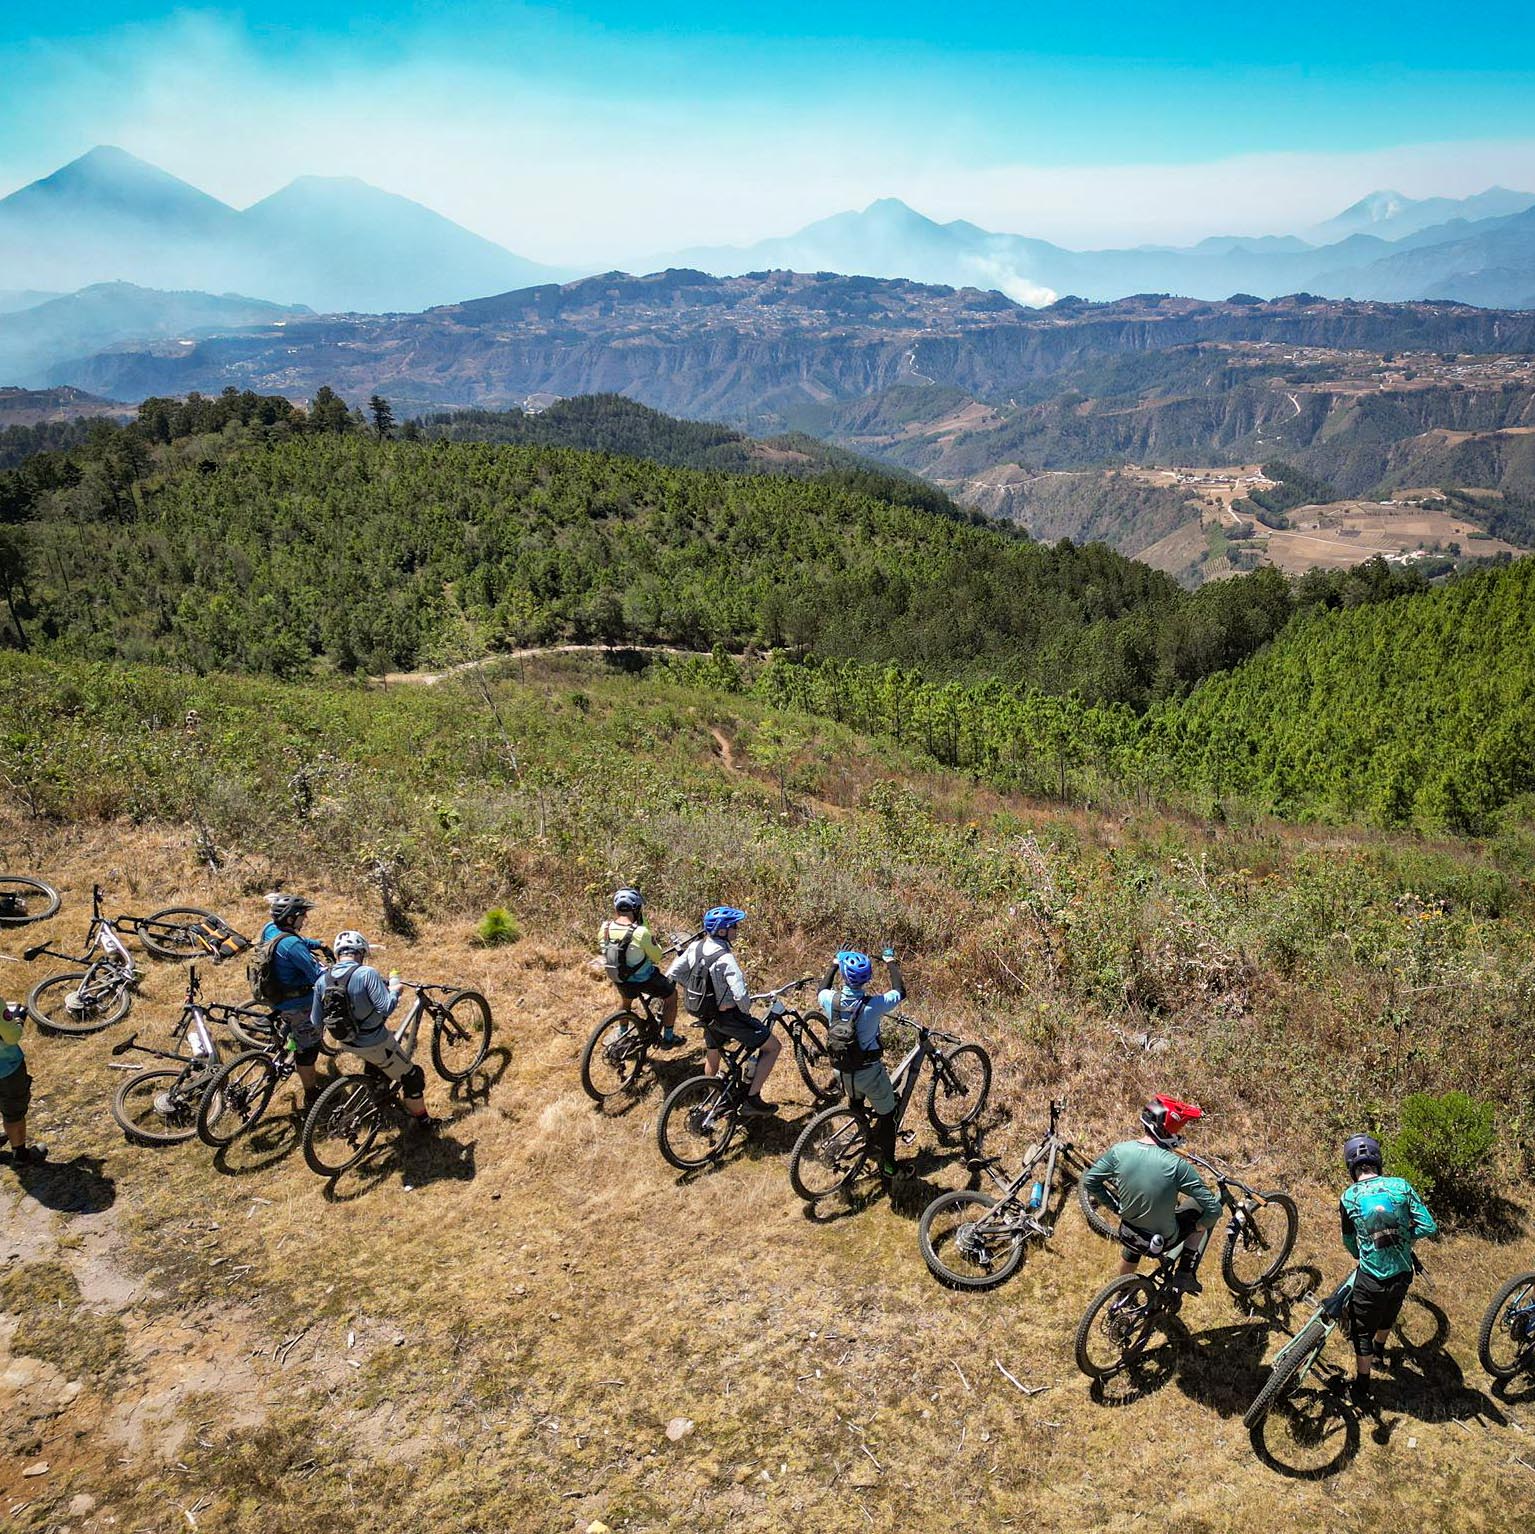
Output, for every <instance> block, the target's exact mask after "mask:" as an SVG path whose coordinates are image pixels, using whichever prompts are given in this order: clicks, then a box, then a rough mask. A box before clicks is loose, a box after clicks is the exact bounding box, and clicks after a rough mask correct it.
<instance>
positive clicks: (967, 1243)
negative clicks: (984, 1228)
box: [954, 1220, 991, 1268]
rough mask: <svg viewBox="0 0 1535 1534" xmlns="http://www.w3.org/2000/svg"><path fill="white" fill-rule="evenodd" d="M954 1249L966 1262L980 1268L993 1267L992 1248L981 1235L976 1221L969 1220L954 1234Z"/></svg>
mask: <svg viewBox="0 0 1535 1534" xmlns="http://www.w3.org/2000/svg"><path fill="white" fill-rule="evenodd" d="M954 1249H955V1250H956V1251H957V1252H958V1253H959V1255H960V1256H961V1257H963V1258H964V1259H965V1261H966V1262H973V1263H974V1264H975V1265H976V1267H978V1268H989V1267H990V1266H991V1248H990V1247H989V1246H988V1245H987V1244H986V1241H985V1238H984V1237H983V1236H982V1235H981V1234H980V1229H979V1222H978V1221H976V1220H967V1221H966V1222H965V1223H964V1224H963V1225H961V1226H960V1227H959V1229H958V1230H956V1231H955V1232H954Z"/></svg>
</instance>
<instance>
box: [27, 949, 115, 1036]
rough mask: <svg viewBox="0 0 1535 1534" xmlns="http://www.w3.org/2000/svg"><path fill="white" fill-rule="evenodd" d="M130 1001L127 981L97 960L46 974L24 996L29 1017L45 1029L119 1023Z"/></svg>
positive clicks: (85, 1029)
mask: <svg viewBox="0 0 1535 1534" xmlns="http://www.w3.org/2000/svg"><path fill="white" fill-rule="evenodd" d="M132 1005H133V993H132V992H131V991H130V990H129V988H128V983H127V981H125V980H124V979H122V977H121V976H120V975H119V974H118V973H117V972H116V971H115V970H109V969H107V968H106V966H104V965H100V964H93V965H92V966H91V967H90V968H89V969H82V970H66V971H65V972H64V973H63V974H62V975H50V976H49V977H48V978H47V979H46V980H39V981H38V983H37V984H36V985H34V986H33V987H32V994H31V995H30V996H28V997H27V1011H28V1013H29V1014H30V1015H31V1018H32V1021H33V1022H34V1023H36V1024H37V1026H38V1027H39V1028H42V1029H45V1030H47V1031H48V1032H49V1033H97V1032H99V1031H100V1030H101V1029H103V1028H110V1027H111V1026H112V1024H113V1023H120V1022H121V1021H122V1020H123V1019H124V1018H125V1017H127V1015H128V1008H129V1007H131V1006H132Z"/></svg>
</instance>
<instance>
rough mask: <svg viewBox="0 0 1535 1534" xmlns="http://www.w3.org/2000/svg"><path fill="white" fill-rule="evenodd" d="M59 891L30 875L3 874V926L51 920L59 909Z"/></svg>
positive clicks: (0, 895) (0, 916)
mask: <svg viewBox="0 0 1535 1534" xmlns="http://www.w3.org/2000/svg"><path fill="white" fill-rule="evenodd" d="M59 903H60V902H59V892H58V891H57V890H56V889H54V887H53V886H52V885H51V884H44V883H43V881H42V880H41V879H34V878H31V877H30V876H29V875H27V874H0V927H25V926H27V925H28V923H30V922H34V921H47V919H48V918H49V917H50V916H52V915H53V913H54V912H55V911H57V910H58V908H59Z"/></svg>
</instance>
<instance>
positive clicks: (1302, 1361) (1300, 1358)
mask: <svg viewBox="0 0 1535 1534" xmlns="http://www.w3.org/2000/svg"><path fill="white" fill-rule="evenodd" d="M1326 1346H1327V1323H1326V1322H1325V1321H1324V1320H1323V1319H1322V1317H1321V1316H1313V1317H1312V1318H1311V1319H1310V1320H1309V1321H1308V1322H1307V1323H1306V1324H1305V1325H1304V1326H1303V1327H1302V1328H1301V1329H1300V1331H1299V1332H1298V1333H1297V1334H1296V1337H1295V1340H1294V1341H1293V1342H1292V1343H1291V1344H1290V1345H1289V1346H1288V1347H1287V1348H1286V1349H1285V1350H1284V1352H1282V1353H1281V1354H1280V1355H1279V1357H1278V1358H1276V1359H1275V1360H1274V1367H1273V1368H1272V1369H1270V1370H1269V1377H1268V1378H1267V1379H1266V1380H1264V1382H1263V1388H1262V1389H1261V1390H1260V1391H1259V1392H1258V1394H1257V1395H1256V1396H1254V1397H1253V1404H1252V1405H1251V1406H1249V1407H1248V1408H1247V1410H1246V1412H1245V1413H1244V1414H1243V1416H1242V1426H1243V1427H1245V1428H1246V1429H1247V1431H1248V1432H1249V1433H1250V1432H1252V1431H1253V1429H1254V1428H1256V1427H1257V1426H1258V1425H1259V1424H1260V1423H1261V1422H1262V1421H1263V1419H1264V1418H1265V1417H1266V1416H1268V1414H1269V1413H1270V1412H1271V1411H1272V1410H1273V1409H1274V1408H1275V1407H1276V1406H1277V1405H1278V1404H1279V1403H1280V1402H1281V1401H1282V1400H1284V1398H1285V1397H1286V1396H1288V1395H1289V1393H1290V1392H1291V1391H1292V1390H1294V1389H1295V1387H1296V1386H1297V1385H1298V1384H1300V1382H1301V1380H1302V1379H1303V1378H1304V1377H1305V1376H1306V1374H1307V1373H1308V1372H1309V1371H1310V1369H1311V1366H1312V1364H1314V1363H1315V1362H1316V1361H1317V1359H1318V1358H1320V1357H1321V1355H1322V1349H1323V1348H1324V1347H1326Z"/></svg>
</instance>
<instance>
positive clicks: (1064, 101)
mask: <svg viewBox="0 0 1535 1534" xmlns="http://www.w3.org/2000/svg"><path fill="white" fill-rule="evenodd" d="M273 9H274V8H273V7H271V6H270V5H266V6H263V7H259V8H258V7H254V6H252V7H244V6H223V7H219V8H218V9H216V10H206V9H198V8H197V7H195V6H190V7H178V8H164V9H160V8H157V7H156V6H155V5H154V4H153V3H152V0H149V3H143V0H141V3H139V4H126V3H122V0H75V3H73V4H70V5H68V6H64V5H55V6H52V7H48V8H39V7H38V6H36V5H35V4H34V3H32V0H0V79H3V80H5V81H6V82H7V89H5V90H3V91H0V192H4V191H7V190H10V189H11V188H13V187H14V186H17V185H20V184H22V183H24V182H26V181H28V180H31V179H33V178H34V177H36V176H38V175H42V174H46V173H47V172H48V171H49V170H51V169H53V168H55V167H56V166H57V165H59V164H61V163H62V162H64V161H65V160H68V159H70V158H73V156H74V155H76V154H79V153H81V152H82V151H83V150H85V149H87V148H89V147H90V146H91V145H92V144H94V143H99V142H109V143H117V144H121V145H122V146H123V147H124V148H127V149H130V150H132V151H134V152H135V153H138V154H141V155H143V156H144V157H145V158H147V159H151V160H153V161H155V162H156V163H157V164H160V165H163V166H164V167H165V168H166V169H168V170H171V171H173V172H175V173H176V174H178V175H182V176H184V177H186V178H187V179H188V180H191V181H193V182H195V183H196V184H198V185H199V186H203V187H205V188H206V189H207V190H209V191H211V192H213V193H215V194H216V195H218V196H222V197H224V198H226V199H227V200H229V201H231V202H234V203H236V204H243V203H246V202H249V201H252V200H254V199H256V198H258V197H260V196H264V195H265V194H266V193H268V192H270V191H272V190H275V189H276V187H278V186H280V185H281V184H283V183H284V182H286V181H287V180H289V179H291V177H293V176H295V175H298V174H303V173H306V172H307V173H315V174H349V175H360V176H362V177H364V178H365V179H367V180H370V181H372V182H374V183H375V184H378V185H382V186H385V187H388V188H389V189H391V190H395V191H399V192H402V193H404V194H405V195H407V196H412V197H416V198H418V199H419V200H421V201H424V202H427V203H429V204H430V205H431V206H433V207H436V208H438V209H439V210H440V211H442V212H444V213H447V214H448V215H449V216H451V217H454V218H457V219H459V220H460V221H461V222H463V223H466V224H468V225H469V226H470V227H472V228H475V229H478V230H479V231H480V232H482V233H485V234H488V235H490V236H491V237H493V238H497V239H500V240H502V241H503V242H504V243H507V244H509V245H510V246H511V247H512V248H514V249H517V250H519V251H521V252H523V253H525V254H528V255H533V256H538V257H543V258H546V259H555V260H559V259H578V258H584V257H587V256H591V255H597V254H602V255H610V254H611V255H613V256H614V257H615V258H616V257H621V256H628V255H638V254H642V253H645V252H650V251H661V250H666V249H669V248H676V247H679V246H684V245H688V244H694V243H700V242H709V243H721V242H727V241H740V240H749V239H753V238H757V237H760V236H762V235H766V234H774V233H783V232H787V231H788V230H790V229H792V228H794V227H796V226H797V225H799V224H801V223H804V222H806V221H808V220H809V219H811V218H815V217H819V216H823V215H825V214H827V213H832V212H836V211H839V210H840V209H842V208H846V207H852V206H862V205H864V204H865V203H867V202H869V201H871V200H872V199H873V198H875V197H879V196H885V195H892V196H899V197H903V198H905V200H907V201H908V202H910V203H912V204H913V205H914V206H916V207H919V208H920V209H922V211H924V212H929V213H931V214H933V215H934V216H936V217H943V218H954V217H966V218H970V219H972V220H974V221H975V222H977V223H981V224H984V225H987V226H988V227H992V228H1001V229H1007V230H1010V231H1013V232H1017V233H1025V234H1039V235H1042V236H1044V237H1047V238H1054V239H1059V240H1062V241H1065V242H1068V243H1077V244H1104V243H1134V242H1136V241H1140V240H1151V239H1155V240H1162V239H1181V238H1198V237H1199V236H1201V235H1204V234H1209V233H1217V232H1221V233H1247V232H1251V233H1259V232H1270V231H1281V230H1288V229H1295V228H1299V227H1304V226H1305V225H1307V224H1308V223H1310V222H1313V221H1315V220H1317V219H1320V218H1322V217H1325V216H1327V215H1328V214H1330V213H1332V212H1335V211H1337V209H1338V208H1340V207H1341V206H1343V205H1344V203H1346V202H1350V201H1352V200H1354V198H1356V197H1358V196H1360V195H1362V194H1363V193H1364V192H1367V191H1369V190H1371V189H1372V188H1374V187H1376V186H1379V185H1391V186H1395V187H1397V188H1398V189H1399V190H1401V191H1403V192H1406V193H1408V194H1409V195H1426V194H1430V193H1435V192H1442V193H1448V194H1463V193H1466V192H1470V191H1476V190H1480V189H1481V188H1482V187H1484V186H1486V185H1488V184H1490V183H1493V182H1503V183H1505V184H1509V183H1512V184H1514V185H1518V186H1522V187H1535V63H1532V60H1535V46H1532V45H1535V20H1532V9H1535V8H1532V7H1530V6H1529V5H1527V4H1526V5H1513V4H1508V3H1504V0H1493V3H1492V4H1488V5H1483V6H1480V7H1478V8H1477V9H1476V11H1475V12H1474V13H1473V12H1471V11H1470V10H1467V11H1465V12H1462V13H1460V14H1461V15H1463V16H1465V17H1468V18H1469V17H1471V16H1472V15H1473V14H1474V23H1471V22H1469V21H1468V22H1467V23H1466V24H1462V25H1456V24H1452V23H1451V22H1450V21H1448V20H1447V16H1448V15H1450V14H1451V13H1448V12H1447V11H1446V8H1445V7H1443V6H1435V7H1430V6H1428V5H1425V4H1419V3H1416V0H1404V3H1400V4H1395V5H1391V6H1389V7H1388V6H1383V5H1363V6H1360V5H1356V6H1354V7H1353V8H1349V7H1346V6H1343V5H1339V4H1337V3H1333V4H1329V5H1318V4H1314V3H1311V0H1298V3H1290V4H1286V5H1284V6H1282V7H1281V6H1268V7H1256V6H1253V7H1242V6H1233V5H1231V4H1230V0H1227V3H1225V4H1222V5H1213V4H1204V3H1196V4H1185V5H1142V6H1135V7H1124V6H1108V5H1099V6H1092V7H1081V6H1078V7H1073V8H1067V7H1056V8H1049V9H1041V8H1039V7H1029V6H1024V5H1019V4H1017V3H1013V4H1008V5H1000V4H992V3H988V0H981V3H970V4H965V5H954V4H949V5H938V4H933V3H928V4H922V5H918V4H913V3H909V0H890V3H886V4H881V5H848V4H838V3H835V0H820V3H807V0H782V3H776V4H775V3H767V4H758V5H755V6H750V7H746V6H732V5H726V4H720V3H716V4H704V3H699V0H687V3H682V4H660V3H657V4H653V5H641V4H618V3H613V4H587V5H582V6H579V7H568V6H536V5H517V4H490V3H477V0H476V3H451V0H450V3H429V0H404V3H399V4H392V5H390V6H388V7H382V6H379V7H374V8H364V7H362V6H359V5H355V4H344V3H340V0H307V3H305V4H304V5H302V6H301V7H299V8H296V9H295V10H294V12H293V13H292V18H293V19H290V20H283V21H280V22H278V23H275V24H274V23H273V22H272V21H271V20H270V19H269V18H270V15H271V12H272V11H273Z"/></svg>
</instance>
